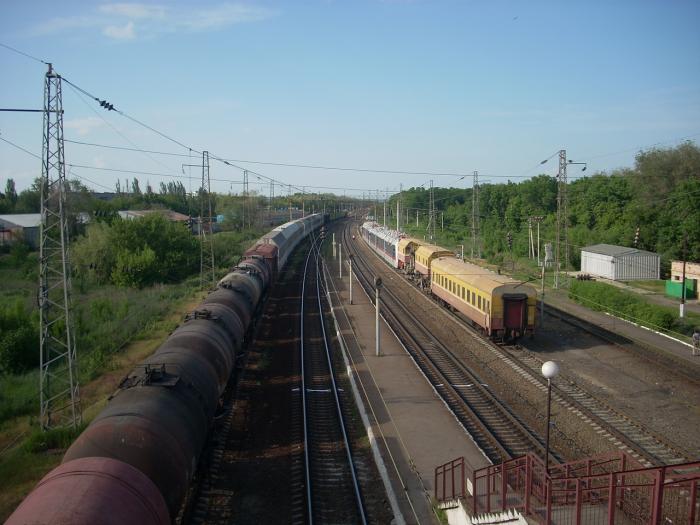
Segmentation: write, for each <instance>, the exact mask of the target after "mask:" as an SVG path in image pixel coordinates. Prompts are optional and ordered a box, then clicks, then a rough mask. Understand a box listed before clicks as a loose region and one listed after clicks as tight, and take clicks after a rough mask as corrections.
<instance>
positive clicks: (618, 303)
mask: <svg viewBox="0 0 700 525" xmlns="http://www.w3.org/2000/svg"><path fill="white" fill-rule="evenodd" d="M569 297H570V298H571V299H573V300H574V301H576V302H578V303H580V304H583V305H584V306H587V307H589V308H591V309H592V310H597V311H603V312H609V313H611V314H613V315H616V316H618V317H622V318H623V319H628V320H630V321H633V322H635V323H639V324H643V325H646V326H648V327H650V328H655V329H662V330H670V329H672V328H673V327H674V324H675V322H676V316H675V314H674V313H673V312H672V311H671V309H669V308H666V307H663V306H658V305H655V304H649V303H647V302H646V301H644V299H642V298H641V297H639V296H637V295H636V294H632V293H629V292H625V291H622V290H618V289H617V288H615V287H613V286H610V285H609V284H604V283H597V282H590V281H572V283H571V286H570V288H569Z"/></svg>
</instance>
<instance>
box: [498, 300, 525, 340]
mask: <svg viewBox="0 0 700 525" xmlns="http://www.w3.org/2000/svg"><path fill="white" fill-rule="evenodd" d="M503 325H504V327H505V329H506V331H507V332H510V333H512V332H514V331H515V332H520V333H521V334H523V333H524V330H525V327H526V326H527V295H525V294H504V295H503Z"/></svg>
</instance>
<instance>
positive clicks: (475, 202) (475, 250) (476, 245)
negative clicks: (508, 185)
mask: <svg viewBox="0 0 700 525" xmlns="http://www.w3.org/2000/svg"><path fill="white" fill-rule="evenodd" d="M479 221H480V216H479V172H478V171H475V172H474V178H473V179H472V259H473V258H474V257H475V256H476V258H477V259H481V242H479V229H480V225H479Z"/></svg>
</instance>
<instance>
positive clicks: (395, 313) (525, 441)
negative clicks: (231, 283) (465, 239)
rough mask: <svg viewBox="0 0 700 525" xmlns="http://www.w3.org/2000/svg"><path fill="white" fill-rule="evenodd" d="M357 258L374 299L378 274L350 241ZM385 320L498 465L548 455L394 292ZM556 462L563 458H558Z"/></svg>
mask: <svg viewBox="0 0 700 525" xmlns="http://www.w3.org/2000/svg"><path fill="white" fill-rule="evenodd" d="M347 236H348V233H347V229H345V230H344V231H343V238H344V240H345V244H346V246H348V249H349V250H351V251H350V253H352V254H353V255H355V256H356V259H355V261H356V262H358V263H359V264H356V265H355V269H356V276H357V277H358V279H359V281H360V283H361V284H362V286H363V287H364V288H365V290H366V291H368V295H370V296H372V295H373V293H371V292H372V291H373V284H372V276H373V272H372V270H371V268H370V266H369V265H368V264H367V263H366V262H365V261H364V259H363V258H362V257H361V256H360V257H357V256H358V255H359V252H358V251H357V250H355V248H354V246H353V244H352V243H350V242H348V239H347ZM382 303H383V304H384V305H386V308H384V309H383V315H384V318H385V319H386V321H387V322H388V324H389V326H390V327H391V328H392V330H393V331H394V332H395V333H396V334H397V336H398V337H399V339H400V340H401V342H402V343H403V345H404V347H405V348H406V350H407V351H408V352H409V354H410V355H411V357H412V358H413V360H414V362H415V363H416V365H417V366H418V368H419V369H420V370H421V372H422V373H423V375H424V376H425V377H426V379H427V380H428V381H429V382H430V384H431V385H432V387H433V389H434V390H435V391H436V392H437V394H438V395H439V396H440V397H441V399H442V400H443V401H444V402H445V404H446V405H447V406H448V408H449V409H450V410H451V411H452V413H453V414H454V415H455V417H456V418H457V419H458V421H459V422H460V423H461V424H462V426H463V427H464V428H465V429H466V431H467V432H468V433H469V434H470V435H471V436H472V438H473V439H474V440H475V442H476V443H477V445H478V446H479V447H480V448H481V450H482V451H483V452H484V454H485V455H486V456H487V457H488V458H489V459H490V460H491V461H493V462H500V461H504V460H506V459H509V458H512V457H517V456H520V455H522V454H525V453H526V452H530V451H533V450H534V451H537V452H538V453H540V454H541V455H544V444H543V442H542V440H541V439H540V438H539V436H538V435H537V434H536V433H535V432H534V431H532V429H530V428H529V427H528V426H527V425H526V424H525V423H524V422H523V421H521V420H520V419H519V418H518V417H517V415H515V414H514V413H512V412H511V411H510V410H509V409H508V407H507V406H505V405H504V404H503V403H501V401H500V400H499V399H498V398H497V397H496V396H495V395H494V393H493V392H492V391H491V389H490V388H489V387H488V385H486V384H484V382H483V381H482V380H481V379H480V378H479V377H478V376H476V375H475V374H474V373H473V372H472V371H470V370H469V369H468V368H467V367H466V366H464V365H463V364H462V363H461V362H460V361H459V360H458V359H457V358H456V357H455V356H454V354H453V353H452V352H450V351H449V350H448V349H447V348H446V347H445V346H444V345H443V344H442V343H440V341H439V340H437V339H436V338H435V337H433V335H432V334H431V332H430V330H429V329H428V327H427V326H426V325H425V324H424V323H423V322H422V321H421V320H420V319H419V318H418V317H417V316H416V315H414V314H413V313H412V312H411V311H410V310H409V309H408V308H406V307H405V305H404V304H405V303H404V301H402V300H401V299H400V298H398V297H397V296H396V295H395V294H394V293H393V292H392V291H391V290H390V289H389V288H384V289H383V291H382ZM553 457H554V460H556V461H559V460H560V458H559V457H557V456H553Z"/></svg>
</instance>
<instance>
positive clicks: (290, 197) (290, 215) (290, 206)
mask: <svg viewBox="0 0 700 525" xmlns="http://www.w3.org/2000/svg"><path fill="white" fill-rule="evenodd" d="M287 200H288V202H289V220H290V221H291V220H292V185H291V184H290V185H289V188H288V189H287Z"/></svg>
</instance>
